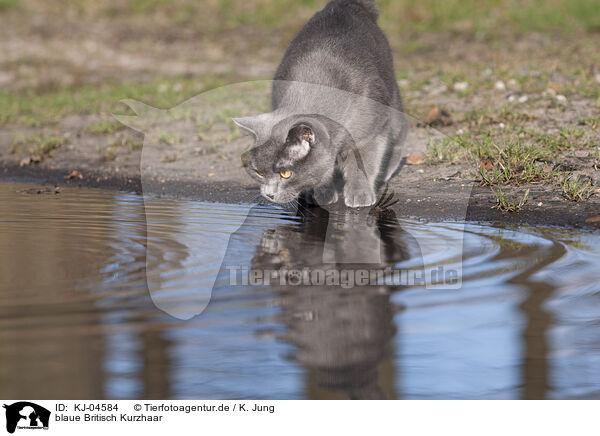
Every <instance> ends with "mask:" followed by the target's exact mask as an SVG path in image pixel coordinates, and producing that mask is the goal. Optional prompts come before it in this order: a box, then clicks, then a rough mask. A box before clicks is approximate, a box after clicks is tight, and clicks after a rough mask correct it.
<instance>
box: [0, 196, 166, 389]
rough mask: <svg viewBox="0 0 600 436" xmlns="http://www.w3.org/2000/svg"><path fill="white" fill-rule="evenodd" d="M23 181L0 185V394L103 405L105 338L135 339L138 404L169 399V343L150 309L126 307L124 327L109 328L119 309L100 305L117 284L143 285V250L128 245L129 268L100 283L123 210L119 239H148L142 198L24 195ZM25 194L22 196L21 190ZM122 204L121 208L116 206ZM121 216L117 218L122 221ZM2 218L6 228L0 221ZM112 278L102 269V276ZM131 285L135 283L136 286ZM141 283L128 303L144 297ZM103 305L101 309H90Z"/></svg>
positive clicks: (114, 294) (114, 292) (113, 293)
mask: <svg viewBox="0 0 600 436" xmlns="http://www.w3.org/2000/svg"><path fill="white" fill-rule="evenodd" d="M29 190H31V187H30V186H27V185H14V184H3V185H0V194H1V195H2V200H1V201H2V203H3V208H2V210H1V211H0V397H3V398H37V399H56V398H61V399H102V398H107V397H114V393H111V392H107V391H106V387H107V381H108V378H109V377H110V376H111V375H110V373H107V370H106V367H105V363H106V359H107V358H110V356H109V354H107V353H109V352H110V350H109V346H108V344H107V340H106V336H107V335H110V334H112V333H114V332H120V331H125V332H129V333H132V334H134V335H135V337H134V343H135V342H136V341H139V348H138V347H137V346H136V347H135V348H136V350H139V351H137V355H134V357H133V358H134V359H139V361H140V363H141V365H140V370H139V372H138V373H134V374H130V375H131V376H133V377H135V378H137V379H139V381H140V384H141V385H142V391H141V392H139V393H137V394H135V395H139V396H141V397H143V398H148V399H158V398H167V397H169V396H170V394H171V391H170V378H169V374H170V364H171V362H170V359H169V357H168V353H169V349H170V341H169V340H167V339H164V338H163V329H162V328H159V326H158V325H157V324H156V320H155V317H156V311H155V310H138V309H137V308H134V309H133V310H129V311H128V312H127V314H124V315H123V316H125V317H127V319H123V322H120V321H118V320H117V322H118V324H115V323H114V322H110V323H108V324H107V318H106V315H107V314H114V313H115V312H117V311H118V310H122V309H123V308H122V307H120V304H123V305H125V306H129V305H131V304H137V303H135V302H134V301H133V300H130V299H129V298H128V297H124V298H123V299H119V300H117V303H115V304H119V306H118V307H115V306H111V305H110V304H108V305H107V303H106V302H104V301H102V300H103V299H104V298H105V297H106V296H107V293H108V294H110V295H109V296H111V297H119V293H120V290H119V286H122V285H124V284H126V285H128V286H131V285H132V284H133V282H136V283H137V282H139V281H140V280H141V282H142V285H143V282H144V279H143V277H144V275H145V274H144V270H145V266H144V263H145V260H144V257H145V251H144V250H143V249H142V248H141V247H139V246H137V245H136V247H139V248H131V250H132V251H131V252H127V253H126V254H127V256H128V257H134V260H133V262H134V264H135V265H138V264H139V267H137V268H136V267H134V268H132V269H131V270H129V271H128V272H127V274H129V275H128V276H127V277H125V278H124V282H123V283H120V284H116V285H115V288H111V287H107V288H102V287H101V288H100V291H99V292H98V293H95V292H90V289H89V286H102V283H104V281H105V280H106V279H107V273H103V272H102V269H103V268H104V267H106V265H108V264H110V263H113V262H115V259H114V258H113V257H114V256H115V254H116V252H115V250H114V244H115V242H116V241H119V242H118V243H117V245H118V246H119V247H120V248H121V249H125V250H128V248H124V246H123V244H122V243H121V241H120V238H121V237H122V236H121V235H119V234H118V233H116V231H117V230H119V229H120V227H119V226H120V224H119V223H117V222H115V215H114V213H113V212H116V213H117V214H122V212H124V211H125V212H126V213H127V214H128V217H127V220H130V224H131V225H129V226H127V231H128V232H130V233H129V234H128V236H127V237H131V238H135V239H136V240H137V241H144V240H145V239H146V229H145V225H144V223H145V213H144V207H143V204H142V202H128V203H127V204H126V205H124V206H123V205H119V201H118V199H117V196H118V195H119V194H107V193H100V192H98V191H88V190H69V189H65V190H63V193H62V194H60V196H55V195H53V194H52V195H35V194H34V195H31V194H28V193H27V192H29ZM22 191H27V192H22ZM122 207H124V208H125V209H126V210H124V209H121V208H122ZM120 219H123V218H122V217H121V218H120ZM2 221H3V222H4V223H2ZM109 274H110V273H109ZM138 284H139V283H138ZM142 285H140V286H139V294H138V293H137V292H138V291H135V294H131V291H128V292H127V294H128V295H129V296H131V297H132V298H134V299H135V298H137V297H144V296H145V295H146V292H147V291H146V289H144V288H143V286H142ZM99 302H102V304H98V303H99Z"/></svg>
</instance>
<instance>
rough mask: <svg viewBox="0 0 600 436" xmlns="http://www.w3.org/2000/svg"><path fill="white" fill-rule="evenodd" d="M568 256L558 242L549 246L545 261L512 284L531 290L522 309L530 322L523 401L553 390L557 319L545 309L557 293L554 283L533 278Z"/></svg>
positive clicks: (525, 332) (526, 336)
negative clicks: (551, 337)
mask: <svg viewBox="0 0 600 436" xmlns="http://www.w3.org/2000/svg"><path fill="white" fill-rule="evenodd" d="M565 255H566V249H565V247H564V246H563V245H562V244H561V243H558V242H556V243H554V244H553V245H552V246H551V247H550V249H549V252H548V253H545V256H544V258H543V260H542V261H539V262H537V263H535V264H534V265H533V266H531V267H530V268H527V269H526V270H525V271H523V272H522V273H521V274H519V275H518V276H516V277H514V278H513V279H512V280H511V281H510V283H514V284H518V285H522V286H526V287H527V289H528V295H527V298H526V299H525V300H524V301H523V302H522V303H521V304H520V306H519V309H520V310H521V311H522V313H523V315H525V317H526V319H527V324H526V326H525V329H524V330H523V345H524V351H523V356H522V359H523V362H522V388H521V398H522V399H524V400H543V399H545V398H546V395H547V392H548V389H549V388H550V381H549V369H548V355H549V351H550V350H549V346H548V333H549V331H550V329H551V328H552V325H553V322H554V319H553V317H552V315H551V314H550V313H549V312H548V311H547V310H546V309H545V308H544V304H545V303H546V302H547V301H548V300H549V299H550V298H552V296H553V294H554V293H555V292H556V291H557V288H556V287H555V286H553V285H552V284H550V283H547V282H537V281H534V280H532V279H531V276H532V275H534V274H535V273H536V272H538V271H540V270H542V269H544V268H546V267H548V265H551V264H552V263H554V262H556V261H557V260H559V259H560V258H562V257H563V256H565ZM527 257H528V258H529V256H527Z"/></svg>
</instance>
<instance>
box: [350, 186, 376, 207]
mask: <svg viewBox="0 0 600 436" xmlns="http://www.w3.org/2000/svg"><path fill="white" fill-rule="evenodd" d="M363 182H367V183H360V182H356V181H349V182H346V184H345V185H344V203H345V204H346V206H348V207H368V206H373V205H374V204H375V203H376V202H377V194H376V193H375V187H374V186H372V185H371V184H370V183H368V181H367V180H364V181H363Z"/></svg>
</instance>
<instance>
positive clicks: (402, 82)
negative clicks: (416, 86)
mask: <svg viewBox="0 0 600 436" xmlns="http://www.w3.org/2000/svg"><path fill="white" fill-rule="evenodd" d="M408 85H409V83H408V80H406V79H400V80H398V86H399V87H400V88H404V89H406V88H408Z"/></svg>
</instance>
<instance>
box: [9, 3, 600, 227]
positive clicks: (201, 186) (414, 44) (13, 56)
mask: <svg viewBox="0 0 600 436" xmlns="http://www.w3.org/2000/svg"><path fill="white" fill-rule="evenodd" d="M4 14H5V16H7V17H9V18H11V19H10V20H7V21H6V23H8V25H6V26H2V27H1V28H0V50H1V52H0V54H1V56H0V65H1V67H2V68H1V69H0V86H1V87H2V90H3V92H4V94H3V96H4V97H3V98H4V100H3V105H2V108H3V110H4V111H5V112H7V113H8V115H7V116H5V117H4V120H3V121H2V124H0V177H2V178H5V179H6V178H25V179H29V180H35V181H39V182H44V183H52V184H75V185H82V186H97V187H105V188H111V189H112V188H116V189H121V190H126V191H137V192H140V191H141V189H142V184H141V178H140V165H141V163H142V162H141V156H142V144H143V142H144V136H143V135H142V134H141V133H139V132H136V131H135V130H133V129H130V128H126V127H125V126H123V125H121V124H120V123H118V122H116V121H115V120H114V118H113V117H112V116H111V113H113V111H114V110H115V107H117V108H119V109H118V110H119V111H120V113H126V109H125V108H124V107H123V106H120V107H119V106H118V100H119V98H117V97H119V96H120V97H122V98H127V97H128V96H129V95H128V92H127V88H125V90H120V91H119V92H120V94H119V93H115V94H111V93H108V94H107V96H104V97H98V98H104V99H105V100H110V99H112V100H113V101H108V102H102V103H103V104H101V105H99V106H98V107H99V109H98V110H78V109H75V108H73V109H70V106H69V104H70V100H69V99H70V98H71V99H72V100H73V101H75V100H77V99H78V98H80V97H81V93H84V91H78V90H80V89H90V88H89V87H98V88H101V87H103V86H105V85H106V84H107V83H108V84H110V85H109V86H113V87H114V86H115V85H114V83H115V82H118V83H128V84H131V86H132V89H135V90H136V92H135V93H134V92H133V91H132V95H131V97H132V98H135V96H139V97H140V99H141V100H143V101H144V102H145V103H147V104H148V105H152V106H157V107H161V108H163V109H169V108H170V107H174V106H176V105H177V104H179V103H182V102H184V101H185V100H186V99H188V98H191V97H194V96H195V95H197V94H198V93H200V92H202V91H205V90H206V89H210V88H211V87H212V86H215V83H219V84H230V83H235V82H241V81H248V80H257V79H270V78H271V76H272V74H273V72H274V71H275V69H276V67H277V64H278V62H279V60H280V58H281V56H282V55H283V51H284V49H285V46H286V44H287V42H288V41H289V39H290V38H291V36H293V32H294V31H295V30H294V29H286V30H281V31H269V30H265V29H253V28H249V27H239V28H235V29H232V30H223V31H221V32H218V33H216V34H215V33H213V34H203V33H202V32H198V31H196V30H190V29H189V28H187V27H186V26H181V27H178V26H173V25H172V23H168V22H166V23H163V22H161V21H160V20H157V21H156V22H152V23H148V22H147V21H144V20H141V19H140V20H138V21H132V20H120V19H119V18H118V16H117V17H116V18H113V19H110V20H108V19H104V20H92V21H86V20H75V19H69V18H68V17H65V18H64V19H63V20H60V19H54V20H49V19H48V16H47V15H44V14H40V15H35V14H34V15H33V16H31V15H27V16H23V14H18V13H16V12H15V13H14V14H12V15H10V12H9V13H8V14H9V15H6V14H7V13H6V12H5V13H4ZM299 25H301V23H299ZM296 27H297V28H299V26H296ZM296 30H297V29H296ZM390 40H391V44H392V47H393V50H394V54H395V59H396V68H397V74H398V81H399V84H400V87H401V90H402V92H403V98H404V100H405V105H406V111H407V113H408V114H409V115H410V116H411V117H413V126H412V127H413V128H412V133H411V139H410V141H409V147H410V150H409V151H408V152H407V154H408V155H409V156H410V157H411V158H410V159H409V164H408V165H406V166H405V167H404V168H403V170H402V171H401V172H400V174H399V175H397V176H396V178H395V179H394V180H392V182H391V183H390V188H391V190H392V191H393V192H394V193H395V195H396V198H398V199H399V200H400V203H399V205H400V207H401V205H402V204H405V205H406V212H407V214H409V215H414V216H423V217H436V218H455V219H461V218H465V214H466V217H467V218H468V219H471V220H485V221H498V222H512V223H531V224H549V225H571V226H598V225H600V219H598V215H600V207H599V206H600V189H599V186H600V92H599V89H600V49H598V47H600V33H598V32H596V33H594V32H587V33H581V34H571V35H562V34H554V33H544V34H541V33H533V32H526V33H521V34H508V35H503V36H502V37H493V38H491V37H486V36H481V35H479V34H477V33H476V32H471V31H470V30H469V29H466V30H464V31H461V32H458V33H457V32H444V31H442V32H435V33H433V32H424V33H423V34H412V35H410V36H409V37H407V36H406V35H402V36H398V35H391V36H390ZM157 80H158V81H157ZM215 81H216V82H215ZM148 83H150V85H147V84H148ZM140 84H146V85H145V86H147V88H144V89H145V91H144V92H143V93H141V94H140V93H139V92H137V88H134V87H135V86H138V85H140ZM86 87H88V88H86ZM64 89H69V90H73V93H72V95H71V94H66V96H65V93H64V92H63V91H62V90H64ZM111 89H112V88H111ZM148 89H149V90H148ZM85 92H89V91H85ZM165 95H168V96H169V97H170V99H169V100H168V101H169V104H170V105H171V106H168V105H166V103H164V99H163V98H162V96H165ZM40 96H42V99H41V100H36V99H39V98H40ZM44 96H47V100H53V101H59V100H60V99H66V100H67V102H66V103H64V104H62V103H61V104H62V106H61V109H60V112H54V108H53V107H51V105H50V104H49V103H48V102H47V100H43V97H44ZM86 98H87V97H86ZM61 101H62V100H61ZM23 102H25V103H23ZM38 102H39V104H38ZM104 103H106V105H104ZM90 104H96V102H92V103H90ZM161 104H162V106H161ZM19 105H21V106H22V107H25V108H26V109H22V108H21V106H19ZM27 105H30V106H27ZM44 105H48V113H52V115H49V116H48V117H47V118H46V115H45V113H44V112H40V111H41V110H42V109H43V108H44ZM16 107H17V109H15V108H16ZM94 107H95V106H94ZM248 110H250V111H251V109H248ZM28 114H29V116H28ZM38 114H42V115H38ZM56 114H58V115H56ZM227 115H228V113H227V112H222V113H221V114H220V116H221V119H218V120H217V121H216V124H215V126H213V127H212V130H211V131H212V132H213V136H210V137H196V138H193V139H189V140H188V139H186V140H183V139H181V138H177V136H173V135H170V136H169V135H168V134H167V133H165V135H164V137H162V138H161V139H160V140H159V141H158V142H160V143H161V147H162V148H161V149H160V152H159V154H157V155H156V159H157V161H160V167H161V168H163V169H165V168H166V170H165V171H164V172H161V171H157V172H156V174H155V176H156V177H155V180H153V183H152V186H150V184H146V185H145V186H143V189H144V191H146V192H147V191H148V190H149V189H151V190H152V191H155V192H157V193H161V194H167V195H183V196H186V197H193V198H198V199H204V200H210V201H246V200H250V199H253V198H255V197H256V196H257V195H258V190H257V187H256V186H255V185H254V183H253V182H252V181H251V180H250V178H244V177H242V176H239V177H238V176H237V175H234V174H243V171H238V170H239V166H240V159H239V156H240V154H241V152H242V151H243V150H244V149H245V148H247V147H248V145H249V144H248V142H247V140H246V139H244V138H240V137H239V136H238V135H237V132H235V131H234V130H233V128H232V126H231V124H230V122H228V118H227ZM432 132H434V133H435V135H433V133H432ZM440 135H441V137H446V138H450V141H446V142H444V141H443V140H442V141H441V142H438V143H436V141H430V139H431V137H432V136H436V137H439V136H440ZM517 142H518V147H521V148H519V150H521V151H522V148H523V147H526V150H527V153H530V154H531V153H533V154H532V158H531V165H532V167H531V168H526V169H523V168H512V169H513V170H514V172H515V173H519V175H518V176H510V177H505V176H503V175H501V174H500V173H501V172H502V171H503V170H504V169H505V168H504V167H505V166H506V161H507V160H506V159H505V158H506V155H507V152H504V154H503V152H500V151H498V153H497V154H494V153H496V152H495V151H493V150H495V148H496V149H498V150H500V149H504V147H508V145H507V144H513V145H514V144H515V143H517ZM490 143H493V144H492V145H491V146H490ZM457 144H458V145H457ZM481 144H484V145H483V146H482V145H481ZM494 147H495V148H494ZM527 147H531V150H530V149H529V148H527ZM484 148H485V150H484ZM490 150H492V151H490ZM527 156H529V154H527ZM514 160H515V159H513V161H512V162H511V163H512V164H513V165H514V164H515V162H514ZM232 167H235V171H232V170H231V168H232ZM538 170H539V173H538V172H537V171H538ZM530 173H531V174H530ZM486 180H488V181H487V182H486ZM490 180H491V182H490ZM570 182H573V183H574V185H573V186H571V185H569V183H570ZM499 193H501V194H503V195H504V198H509V199H510V200H509V201H508V202H507V203H508V204H504V207H500V206H499V204H500V201H499ZM578 194H582V195H581V198H577V195H578ZM520 199H525V200H526V201H524V202H523V204H517V203H520V201H519V200H520ZM574 200H578V201H574ZM511 206H514V207H511ZM513 209H514V210H513Z"/></svg>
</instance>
